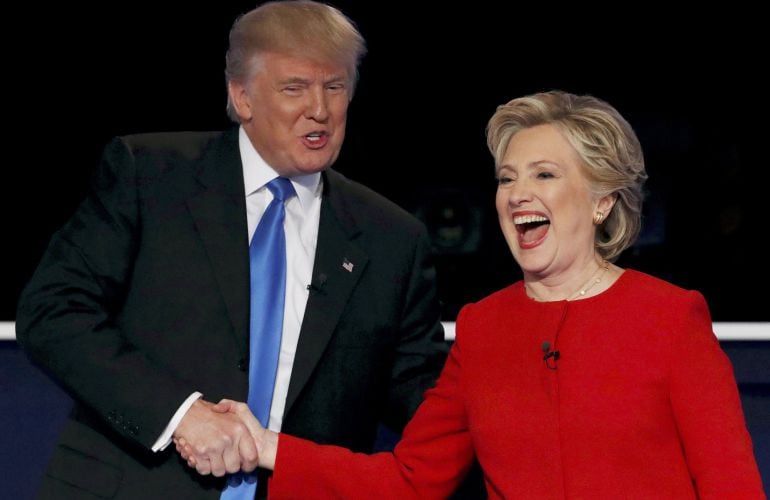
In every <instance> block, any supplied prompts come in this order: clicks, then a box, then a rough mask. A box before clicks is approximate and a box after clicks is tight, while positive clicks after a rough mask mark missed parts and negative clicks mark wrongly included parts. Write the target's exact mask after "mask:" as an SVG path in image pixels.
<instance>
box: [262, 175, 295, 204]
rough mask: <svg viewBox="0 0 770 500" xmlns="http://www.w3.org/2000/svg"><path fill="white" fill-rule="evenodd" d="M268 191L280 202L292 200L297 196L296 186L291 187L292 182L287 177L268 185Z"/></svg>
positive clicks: (274, 180) (276, 179) (277, 178)
mask: <svg viewBox="0 0 770 500" xmlns="http://www.w3.org/2000/svg"><path fill="white" fill-rule="evenodd" d="M267 189H269V190H270V192H271V193H273V197H274V198H275V199H277V200H279V201H285V200H286V199H287V198H291V197H292V196H294V195H295V194H297V192H296V191H294V186H292V185H291V181H290V180H289V179H287V178H286V177H276V178H275V179H273V180H272V181H270V182H268V183H267Z"/></svg>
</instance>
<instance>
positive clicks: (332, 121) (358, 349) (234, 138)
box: [17, 1, 445, 499]
mask: <svg viewBox="0 0 770 500" xmlns="http://www.w3.org/2000/svg"><path fill="white" fill-rule="evenodd" d="M364 51H365V49H364V42H363V39H362V38H361V36H360V34H359V33H358V31H357V30H356V29H355V27H354V26H353V25H352V23H351V22H350V21H349V20H348V19H347V18H346V17H345V16H343V15H342V14H341V13H340V12H339V11H337V10H336V9H333V8H331V7H328V6H326V5H323V4H319V3H315V2H309V1H300V2H275V3H270V4H265V5H263V6H262V7H260V8H258V9H255V10H254V11H251V12H250V13H248V14H246V15H244V16H243V17H241V18H240V19H238V20H237V21H236V23H235V25H234V26H233V29H232V31H231V34H230V49H229V51H228V55H227V77H228V93H229V102H228V110H229V111H230V113H231V116H232V117H234V118H235V119H236V120H237V121H238V122H239V123H240V127H239V128H237V129H233V130H229V131H225V132H218V133H169V134H147V135H137V136H127V137H122V138H116V139H115V140H113V141H112V142H111V143H110V144H109V145H108V146H107V148H106V149H105V152H104V155H103V158H102V162H101V165H100V167H99V169H98V170H97V172H96V174H95V176H94V179H93V181H92V185H91V188H90V191H89V194H88V196H87V198H86V199H85V201H84V202H83V203H82V205H81V206H80V207H79V208H78V210H77V212H76V213H75V214H74V216H73V217H72V219H71V220H70V221H69V222H68V223H67V224H66V225H65V226H64V227H63V228H62V229H61V230H59V231H58V232H57V233H56V234H55V235H54V237H53V239H52V241H51V243H50V246H49V248H48V250H47V252H46V254H45V256H44V258H43V260H42V262H41V264H40V265H39V267H38V269H37V271H36V272H35V274H34V276H33V277H32V279H31V281H30V283H29V285H28V286H27V288H26V289H25V291H24V293H23V294H22V297H21V300H20V304H19V310H18V314H17V333H18V339H19V342H20V343H21V344H22V345H23V347H24V348H25V349H26V350H27V352H28V353H29V354H30V355H31V356H32V357H33V358H34V359H35V360H37V361H38V362H39V363H41V364H42V365H44V366H45V367H46V368H47V369H48V370H49V371H50V373H51V374H52V375H53V376H54V377H55V378H56V379H57V380H59V381H60V383H61V384H62V385H63V386H64V387H65V388H66V389H67V390H68V391H69V393H70V394H71V395H72V396H73V398H74V399H75V401H76V405H75V408H74V410H73V413H72V415H71V417H70V419H69V421H68V423H67V425H66V426H65V428H64V430H63V432H62V435H61V438H60V441H59V444H58V447H57V449H56V451H55V453H54V457H53V459H52V461H51V464H50V466H49V470H48V473H47V475H46V478H45V480H44V484H43V485H42V489H41V496H42V497H46V498H57V499H60V498H119V499H120V498H131V499H134V498H186V499H187V498H217V497H218V496H219V495H220V491H221V490H222V488H223V486H224V478H223V477H222V476H224V475H225V474H226V473H233V472H236V471H239V470H241V471H251V470H253V469H254V467H255V465H256V456H255V452H256V449H255V447H254V442H253V439H252V438H251V436H250V435H249V434H248V431H247V430H246V428H245V427H244V426H243V424H242V423H241V422H240V421H239V420H238V419H237V418H236V417H234V416H233V415H232V414H228V413H225V414H223V413H217V412H216V411H214V410H212V408H211V406H212V404H211V402H216V401H218V400H220V399H222V398H229V399H233V400H237V401H245V400H246V397H247V394H248V392H249V385H250V384H251V383H254V382H253V381H250V377H249V371H250V367H249V361H250V360H249V352H250V351H249V349H250V346H249V344H250V316H249V315H250V309H252V308H253V305H251V304H253V302H250V300H252V299H250V296H251V294H250V289H251V290H252V292H253V289H254V287H255V286H256V287H259V284H258V281H257V284H256V285H255V284H254V282H253V280H254V278H253V277H252V278H250V271H249V269H250V265H251V264H250V255H249V245H250V243H249V242H250V239H251V238H252V235H253V234H254V233H255V230H256V227H257V226H258V224H259V220H260V218H261V217H262V215H263V213H264V212H265V210H266V206H267V205H268V203H270V200H271V199H272V198H273V196H272V194H271V191H269V190H268V189H267V188H266V185H267V184H268V183H270V182H271V181H273V180H274V179H276V178H277V177H283V178H285V179H289V181H290V182H291V185H292V188H293V189H292V190H293V192H294V193H295V194H296V196H291V198H288V199H287V200H286V201H285V202H284V209H285V220H284V231H285V242H286V244H285V246H286V250H285V252H286V254H285V255H286V277H285V288H286V289H285V307H284V313H283V324H282V337H281V339H280V356H279V358H278V361H277V374H276V379H275V383H274V388H273V392H272V403H271V406H270V407H269V410H270V412H269V426H270V428H273V429H275V430H284V431H286V432H289V433H291V434H295V435H298V436H302V437H306V438H308V439H312V440H314V441H318V442H322V443H335V444H339V445H342V446H346V447H350V448H352V449H354V450H360V451H371V448H372V446H373V442H374V439H375V434H376V429H377V424H378V422H379V421H384V422H385V423H387V424H390V425H391V426H392V427H395V428H396V429H398V428H399V427H400V426H401V425H402V424H403V423H404V422H405V421H406V420H407V419H408V417H409V416H410V415H411V413H412V412H413V410H414V409H415V408H416V406H417V405H418V404H419V402H420V400H421V397H422V393H423V391H424V390H425V389H426V388H428V387H429V386H430V385H431V384H432V383H433V381H434V379H435V377H436V376H437V374H438V371H439V370H440V368H441V365H442V364H443V359H444V354H445V349H444V345H443V332H442V330H441V325H440V322H439V316H440V315H439V309H438V304H437V300H436V296H435V283H434V269H433V267H432V265H431V263H430V259H429V245H428V242H427V237H426V232H425V230H424V227H423V226H422V225H421V224H420V223H419V222H417V221H416V220H415V219H414V218H412V217H411V216H410V215H408V214H407V213H406V212H404V211H402V210H401V209H399V208H398V207H396V206H395V205H393V204H392V203H390V202H388V201H387V200H385V199H384V198H382V197H381V196H379V195H377V194H375V193H373V192H372V191H370V190H368V189H366V188H364V187H363V186H361V185H358V184H356V183H354V182H352V181H349V180H348V179H346V178H344V177H343V176H342V175H340V174H338V173H336V172H335V171H333V170H331V169H330V167H331V165H332V164H333V163H334V161H335V160H336V158H337V156H338V154H339V150H340V148H341V146H342V142H343V139H344V133H345V120H346V114H347V106H348V103H349V100H350V98H351V97H352V93H353V87H354V84H355V79H356V70H357V65H358V62H359V60H360V58H361V57H362V55H363V53H364ZM252 266H253V265H252ZM251 319H252V320H253V319H254V318H251ZM172 438H177V439H182V440H184V441H185V442H187V443H189V444H190V445H191V446H192V448H193V449H194V450H195V453H196V462H197V464H198V468H197V471H196V470H193V469H189V468H188V467H187V466H186V464H185V463H184V462H183V461H182V460H181V458H180V457H178V456H177V455H176V454H174V453H172V452H171V451H170V450H167V451H163V450H164V449H165V448H166V447H167V446H168V444H169V443H170V442H171V441H172ZM266 482H267V481H264V480H262V481H259V484H260V485H261V486H264V485H265V483H266ZM262 493H264V491H261V492H260V494H262Z"/></svg>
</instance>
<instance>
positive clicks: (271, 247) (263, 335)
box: [220, 177, 297, 500]
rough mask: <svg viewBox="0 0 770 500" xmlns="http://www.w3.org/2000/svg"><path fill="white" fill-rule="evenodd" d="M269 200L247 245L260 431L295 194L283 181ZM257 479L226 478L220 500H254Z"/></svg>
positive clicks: (269, 390) (274, 360) (252, 400)
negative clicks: (286, 224) (286, 223)
mask: <svg viewBox="0 0 770 500" xmlns="http://www.w3.org/2000/svg"><path fill="white" fill-rule="evenodd" d="M267 188H268V189H269V190H270V192H271V193H273V201H271V202H270V204H269V205H268V206H267V210H265V213H264V215H262V219H261V220H260V221H259V225H258V226H257V229H256V231H254V236H252V238H251V244H250V245H249V261H250V266H249V267H250V273H249V274H250V275H251V313H250V319H249V396H248V400H247V403H248V405H249V408H250V409H251V412H252V413H253V414H254V416H255V417H257V419H258V420H259V423H261V424H262V426H263V427H267V426H268V421H269V420H270V406H271V404H272V402H273V386H274V385H275V375H276V372H277V371H278V354H279V351H280V349H281V333H282V331H283V308H284V300H285V296H286V237H285V235H284V232H283V219H284V217H285V215H286V209H285V208H284V201H285V200H287V199H288V198H291V197H292V196H294V195H296V194H297V193H296V192H295V191H294V186H292V185H291V181H290V180H289V179H286V178H284V177H278V178H276V179H273V180H272V181H270V182H269V183H268V184H267ZM256 490H257V475H256V473H253V474H242V473H238V474H233V475H232V476H228V482H227V486H225V489H224V490H223V491H222V495H221V497H220V498H221V499H222V500H241V499H243V500H245V499H248V500H253V499H254V495H255V493H256Z"/></svg>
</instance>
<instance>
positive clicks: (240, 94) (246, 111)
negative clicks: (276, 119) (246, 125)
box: [227, 80, 252, 122]
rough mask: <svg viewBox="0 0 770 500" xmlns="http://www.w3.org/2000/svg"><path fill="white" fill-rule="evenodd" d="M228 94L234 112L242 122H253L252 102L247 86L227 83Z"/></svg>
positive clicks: (234, 82) (232, 82) (232, 81)
mask: <svg viewBox="0 0 770 500" xmlns="http://www.w3.org/2000/svg"><path fill="white" fill-rule="evenodd" d="M227 94H228V95H229V96H230V102H231V103H232V106H233V110H234V111H235V113H236V114H237V115H238V117H239V118H240V119H241V121H242V122H247V121H249V120H251V117H252V112H251V101H250V100H249V94H248V92H247V91H246V86H245V85H243V84H241V83H238V82H236V81H235V80H230V81H228V82H227Z"/></svg>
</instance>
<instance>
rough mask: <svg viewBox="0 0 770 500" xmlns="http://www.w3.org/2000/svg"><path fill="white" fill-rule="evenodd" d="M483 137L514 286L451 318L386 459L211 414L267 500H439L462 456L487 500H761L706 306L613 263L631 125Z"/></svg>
mask: <svg viewBox="0 0 770 500" xmlns="http://www.w3.org/2000/svg"><path fill="white" fill-rule="evenodd" d="M487 132H488V144H489V148H490V150H491V152H492V154H493V155H494V157H495V164H496V171H497V178H498V181H499V185H498V189H497V199H496V205H497V212H498V215H499V219H500V227H501V228H502V231H503V234H504V235H505V239H506V241H507V242H508V246H509V247H510V249H511V252H512V253H513V257H514V258H515V259H516V262H517V263H518V264H519V266H520V267H521V269H522V271H523V275H524V279H523V281H520V282H517V283H514V284H513V285H510V286H509V287H507V288H505V289H503V290H500V291H499V292H497V293H494V294H492V295H490V296H489V297H486V298H485V299H483V300H481V301H479V302H477V303H475V304H471V305H468V306H466V307H465V308H464V309H463V310H462V311H461V313H460V315H459V317H458V320H457V338H456V341H455V344H454V346H453V347H452V351H451V354H450V357H449V360H448V361H447V364H446V366H445V367H444V371H443V373H442V375H441V377H440V379H439V380H438V382H437V385H436V387H435V388H434V389H432V390H430V391H428V392H427V393H426V395H425V400H424V401H423V403H422V405H421V406H420V408H419V409H418V411H417V413H416V415H415V416H414V418H413V419H412V421H411V423H410V424H409V425H408V427H407V428H406V429H405V431H404V433H403V437H402V440H401V442H400V443H399V444H398V445H397V446H396V448H395V450H394V451H393V453H380V454H376V455H372V456H367V455H360V454H353V453H351V452H350V451H348V450H345V449H342V448H337V447H333V446H319V445H316V444H313V443H310V442H308V441H304V440H301V439H297V438H295V437H292V436H289V435H278V434H274V433H272V432H269V431H265V430H263V429H261V428H259V427H258V423H257V422H256V420H255V419H253V418H252V417H251V413H250V412H249V411H248V408H247V407H246V406H245V405H243V404H237V403H233V402H224V403H221V404H220V405H219V406H218V407H219V408H220V409H221V411H226V410H227V411H233V412H237V413H239V414H241V415H242V418H243V419H244V420H246V421H247V422H248V423H249V425H250V426H251V428H252V430H253V433H254V435H255V439H256V440H257V444H258V447H259V450H260V464H261V466H263V467H266V468H271V469H274V474H273V477H272V479H271V481H270V485H269V492H270V495H271V497H275V498H331V497H335V498H337V497H344V498H369V497H377V498H411V497H414V498H444V497H447V496H448V495H450V494H451V492H452V491H453V490H454V489H455V488H456V486H457V485H458V484H459V482H460V481H461V479H462V478H463V476H464V474H465V473H466V472H467V470H468V467H469V466H470V464H471V462H472V459H473V457H474V456H475V457H476V458H477V459H478V461H479V463H480V464H481V467H482V469H483V471H484V477H485V482H486V487H487V491H488V492H489V496H490V497H492V498H537V499H549V498H555V499H558V498H676V499H684V498H702V499H703V498H719V499H725V498H752V499H754V498H764V493H763V490H762V484H761V480H760V477H759V472H758V470H757V465H756V462H755V460H754V456H753V452H752V445H751V439H750V437H749V434H748V432H747V430H746V426H745V424H744V418H743V413H742V410H741V404H740V400H739V397H738V391H737V388H736V384H735V380H734V377H733V374H732V367H731V366H730V363H729V361H728V359H727V357H726V356H725V355H724V353H723V352H722V351H721V349H720V347H719V344H718V342H717V339H716V338H715V336H714V334H713V332H712V328H711V319H710V317H709V312H708V308H707V306H706V303H705V301H704V299H703V297H702V296H701V295H700V294H699V293H697V292H693V291H686V290H683V289H680V288H677V287H676V286H674V285H672V284H669V283H667V282H664V281H661V280H659V279H656V278H653V277H651V276H649V275H646V274H643V273H640V272H637V271H633V270H624V269H621V268H619V267H617V266H615V265H614V264H612V261H613V260H614V259H615V258H616V257H617V256H618V255H619V254H620V252H621V251H623V250H624V249H625V248H627V247H628V246H629V245H631V244H632V243H633V242H634V240H635V239H636V237H637V235H638V233H639V228H640V212H641V204H642V184H643V183H644V181H645V179H646V177H647V174H646V173H645V169H644V161H643V157H642V150H641V147H640V145H639V141H638V139H637V138H636V135H635V133H634V132H633V130H632V129H631V127H630V126H629V124H628V123H627V122H626V121H625V120H624V119H623V118H622V117H621V116H620V114H619V113H618V112H617V111H616V110H615V109H614V108H612V107H611V106H610V105H608V104H607V103H605V102H603V101H601V100H599V99H595V98H593V97H588V96H575V95H571V94H567V93H563V92H547V93H541V94H535V95H532V96H528V97H523V98H519V99H514V100H512V101H511V102H509V103H507V104H505V105H502V106H500V107H499V108H498V109H497V112H496V113H495V114H494V116H493V117H492V119H491V120H490V122H489V126H488V129H487ZM351 418H355V415H351ZM178 445H179V444H178ZM178 448H179V449H180V450H181V452H182V455H183V456H186V453H185V451H184V446H182V445H179V446H178ZM276 451H277V456H276ZM193 465H194V464H193Z"/></svg>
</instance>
